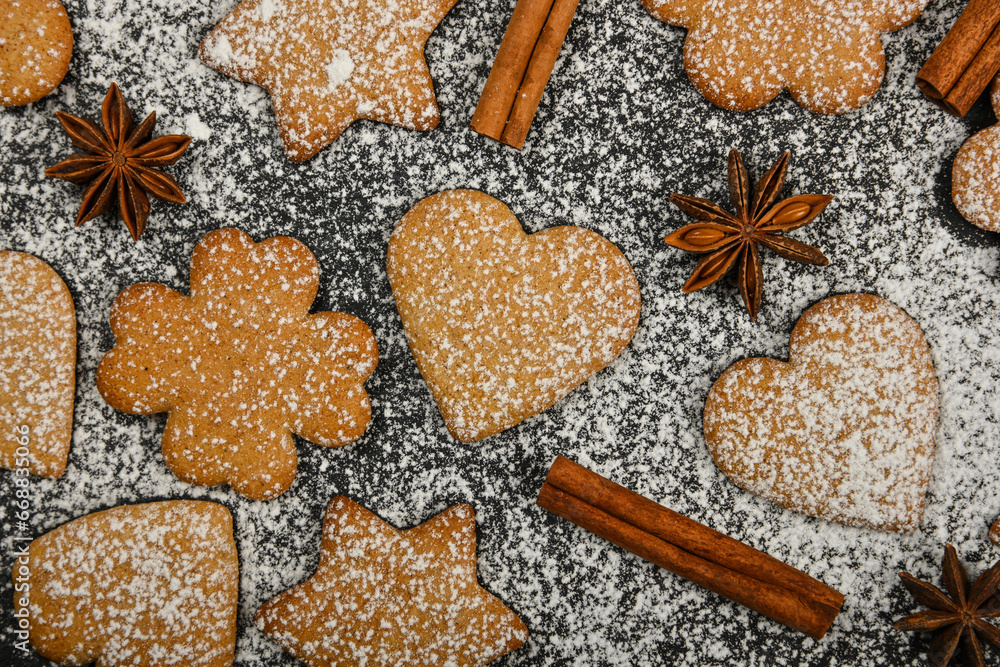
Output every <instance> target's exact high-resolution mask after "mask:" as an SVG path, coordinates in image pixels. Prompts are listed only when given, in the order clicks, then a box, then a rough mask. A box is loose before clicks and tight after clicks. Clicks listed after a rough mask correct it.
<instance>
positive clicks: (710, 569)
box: [538, 456, 844, 639]
mask: <svg viewBox="0 0 1000 667" xmlns="http://www.w3.org/2000/svg"><path fill="white" fill-rule="evenodd" d="M538 504H539V506H541V507H543V508H545V509H547V510H549V511H550V512H553V513H554V514H557V515H559V516H561V517H563V518H565V519H568V520H570V521H572V522H573V523H575V524H577V525H578V526H581V527H582V528H585V529H587V530H589V531H591V532H593V533H595V534H597V535H600V536H601V537H604V538H605V539H607V540H609V541H611V542H613V543H615V544H617V545H618V546H620V547H622V548H624V549H626V550H628V551H631V552H632V553H634V554H636V555H637V556H640V557H642V558H644V559H646V560H648V561H650V562H652V563H655V564H656V565H659V566H660V567H662V568H664V569H667V570H670V571H671V572H674V573H675V574H678V575H680V576H683V577H685V578H687V579H690V580H691V581H694V582H695V583H697V584H699V585H701V586H704V587H705V588H707V589H709V590H711V591H713V592H715V593H718V594H719V595H722V596H724V597H726V598H728V599H730V600H732V601H734V602H738V603H740V604H742V605H744V606H746V607H749V608H750V609H753V610H755V611H757V612H759V613H761V614H764V615H765V616H767V617H769V618H771V619H773V620H776V621H778V622H780V623H784V624H785V625H788V626H789V627H791V628H794V629H796V630H799V631H800V632H804V633H805V634H807V635H809V636H811V637H814V638H816V639H820V638H822V637H823V636H824V635H825V634H826V632H827V631H828V630H829V628H830V626H831V625H832V624H833V621H834V619H835V618H836V617H837V614H838V613H839V611H840V607H841V606H842V604H843V601H844V596H843V595H841V594H840V593H838V592H837V591H835V590H834V589H832V588H830V587H829V586H826V585H825V584H823V583H821V582H819V581H817V580H816V579H814V578H812V577H810V576H809V575H807V574H805V573H803V572H800V571H799V570H796V569H795V568H792V567H790V566H788V565H786V564H784V563H782V562H781V561H779V560H777V559H775V558H772V557H771V556H768V555H767V554H764V553H762V552H760V551H757V550H756V549H754V548H752V547H749V546H747V545H745V544H743V543H741V542H739V541H737V540H734V539H732V538H730V537H728V536H726V535H724V534H722V533H720V532H718V531H715V530H712V529H711V528H708V527H707V526H704V525H702V524H700V523H698V522H696V521H694V520H692V519H689V518H687V517H685V516H683V515H681V514H678V513H677V512H673V511H672V510H669V509H667V508H666V507H663V506H662V505H659V504H657V503H655V502H653V501H651V500H649V499H648V498H644V497H643V496H640V495H639V494H637V493H635V492H633V491H630V490H629V489H626V488H625V487H623V486H620V485H618V484H615V483H614V482H612V481H610V480H608V479H605V478H604V477H601V476H600V475H598V474H596V473H594V472H591V471H590V470H587V469H586V468H584V467H583V466H580V465H578V464H576V463H574V462H573V461H570V460H569V459H567V458H565V457H562V456H560V457H558V458H557V459H556V461H555V463H553V464H552V469H551V470H550V471H549V475H548V477H547V478H546V481H545V484H543V485H542V490H541V492H540V493H539V496H538Z"/></svg>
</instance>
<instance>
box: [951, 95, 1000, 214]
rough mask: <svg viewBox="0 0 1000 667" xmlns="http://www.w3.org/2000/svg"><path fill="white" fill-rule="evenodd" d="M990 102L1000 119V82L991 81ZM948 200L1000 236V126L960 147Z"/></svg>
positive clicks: (984, 131) (989, 129) (952, 174)
mask: <svg viewBox="0 0 1000 667" xmlns="http://www.w3.org/2000/svg"><path fill="white" fill-rule="evenodd" d="M990 101H991V102H992V104H993V112H994V113H995V114H996V115H997V117H998V118H1000V78H996V79H994V80H993V84H992V86H991V87H990ZM951 198H952V201H954V202H955V206H956V207H957V208H958V211H959V213H961V214H962V217H964V218H965V219H966V220H968V221H969V222H971V223H972V224H974V225H976V226H977V227H982V228H983V229H986V230H988V231H991V232H1000V124H998V125H994V126H993V127H988V128H986V129H985V130H983V131H982V132H979V133H978V134H976V135H974V136H973V137H972V138H971V139H969V140H968V141H966V142H965V143H964V144H962V148H961V149H960V150H959V151H958V155H956V156H955V165H954V167H953V169H952V171H951Z"/></svg>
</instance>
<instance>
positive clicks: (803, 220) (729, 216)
mask: <svg viewBox="0 0 1000 667" xmlns="http://www.w3.org/2000/svg"><path fill="white" fill-rule="evenodd" d="M790 158H791V154H790V153H787V152H786V153H783V154H782V155H781V157H780V158H778V161H777V162H775V163H774V166H772V167H771V169H770V170H768V172H767V173H766V174H764V177H763V178H762V179H760V181H758V182H757V185H756V187H754V189H753V196H752V197H751V194H750V178H749V176H748V175H747V170H746V168H745V167H744V166H743V158H742V157H741V156H740V152H739V151H738V150H736V149H735V148H734V149H733V150H732V151H730V152H729V193H730V198H731V199H732V204H733V209H734V210H735V214H733V213H729V212H727V211H725V210H724V209H722V208H721V207H720V206H718V205H716V204H714V203H712V202H710V201H708V200H707V199H700V198H698V197H688V196H686V195H677V194H675V195H671V197H670V201H672V202H673V203H674V204H676V205H677V206H678V208H680V209H681V210H682V211H684V212H685V213H687V214H689V215H691V216H693V217H695V218H697V219H698V220H699V222H695V223H692V224H690V225H686V226H684V227H681V228H680V229H678V230H677V231H675V232H674V233H672V234H670V235H669V236H667V237H666V238H665V239H664V241H665V242H666V243H668V244H669V245H672V246H674V247H675V248H680V249H681V250H686V251H688V252H694V253H699V254H704V255H705V256H704V257H702V258H701V259H700V260H699V261H698V264H697V265H696V266H695V268H694V272H693V273H692V274H691V277H690V278H688V280H687V282H686V283H684V287H683V288H682V290H681V291H683V292H684V293H690V292H695V291H697V290H700V289H702V288H704V287H708V286H709V285H711V284H713V283H714V282H716V281H718V280H719V279H720V278H722V277H723V276H725V275H726V274H727V273H729V272H730V271H731V270H733V269H734V268H736V283H737V285H738V286H739V289H740V294H741V295H742V296H743V303H745V304H746V307H747V310H748V311H749V312H750V319H751V320H756V319H757V311H758V310H759V309H760V300H761V286H762V283H763V281H764V275H763V272H762V270H761V264H760V252H759V250H758V246H759V245H762V246H764V247H767V248H770V249H771V250H773V251H774V252H776V253H778V254H779V255H781V256H782V257H784V258H785V259H790V260H793V261H796V262H804V263H806V264H818V265H820V266H826V265H827V264H829V263H830V262H829V260H828V259H827V258H826V257H825V256H824V255H823V253H821V252H820V251H819V250H817V249H816V248H813V247H812V246H809V245H806V244H805V243H802V242H801V241H796V240H795V239H790V238H786V237H784V236H782V234H784V233H786V232H790V231H792V230H794V229H798V228H799V227H802V226H804V225H807V224H809V223H810V222H812V221H813V220H815V219H816V216H818V215H819V214H820V213H821V212H822V211H823V209H824V208H826V205H827V204H829V203H830V201H831V200H833V197H832V196H830V195H797V196H795V197H790V198H788V199H785V200H783V201H781V202H779V203H777V204H775V200H776V199H777V198H778V196H779V195H780V194H781V188H782V186H783V185H784V183H785V173H786V172H787V170H788V161H789V159H790Z"/></svg>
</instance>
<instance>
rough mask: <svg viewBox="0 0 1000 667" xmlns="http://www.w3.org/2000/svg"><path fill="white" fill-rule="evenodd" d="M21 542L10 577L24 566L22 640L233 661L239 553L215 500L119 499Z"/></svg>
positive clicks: (96, 652)
mask: <svg viewBox="0 0 1000 667" xmlns="http://www.w3.org/2000/svg"><path fill="white" fill-rule="evenodd" d="M27 551H28V555H27V557H26V559H25V560H26V561H27V563H26V564H25V563H22V562H20V561H18V562H17V563H15V565H14V581H15V585H16V583H17V582H18V579H19V576H22V575H23V572H19V568H20V567H22V566H24V567H27V568H28V570H29V573H30V574H29V575H28V577H27V579H28V581H29V591H28V592H27V593H23V592H19V593H16V594H15V596H14V602H15V606H16V608H17V609H18V610H21V609H23V608H25V607H27V608H28V609H29V610H30V618H31V630H30V642H31V645H32V646H33V647H34V648H35V650H36V651H38V653H40V654H41V655H43V656H44V657H46V658H48V659H49V660H53V661H55V662H59V663H64V664H69V665H83V664H87V663H90V662H93V661H95V660H96V661H97V664H98V665H99V666H100V667H119V666H121V667H125V666H126V665H129V666H141V667H154V666H161V665H191V666H192V667H193V666H196V665H197V666H204V667H225V666H226V665H231V664H233V657H234V651H235V646H236V603H237V593H238V589H239V579H240V578H239V561H238V558H237V554H236V542H235V541H234V540H233V520H232V517H231V516H230V514H229V510H227V509H226V508H225V507H223V506H222V505H219V504H216V503H213V502H208V501H201V500H171V501H165V502H157V503H147V504H143V505H122V506H119V507H114V508H112V509H109V510H105V511H103V512H95V513H94V514H88V515H86V516H83V517H80V518H78V519H75V520H73V521H70V522H69V523H67V524H64V525H62V526H60V527H58V528H56V529H55V530H52V531H50V532H48V533H46V534H45V535H42V536H41V537H39V538H38V539H36V540H35V541H34V542H32V543H31V545H30V547H29V548H28V550H27ZM15 590H16V589H15ZM26 602H27V603H28V604H27V605H26V604H25V603H26Z"/></svg>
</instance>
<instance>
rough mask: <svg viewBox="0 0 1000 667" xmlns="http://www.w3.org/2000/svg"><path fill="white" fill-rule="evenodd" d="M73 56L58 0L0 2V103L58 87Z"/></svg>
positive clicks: (70, 35)
mask: <svg viewBox="0 0 1000 667" xmlns="http://www.w3.org/2000/svg"><path fill="white" fill-rule="evenodd" d="M72 55H73V28H72V26H70V23H69V16H67V15H66V8H65V7H63V6H62V3H61V2H59V0H16V1H15V0H7V1H6V2H3V3H0V106H5V107H18V106H21V105H23V104H29V103H31V102H35V101H37V100H40V99H42V98H43V97H45V96H46V95H48V94H49V93H51V92H52V91H53V90H55V88H56V86H58V85H59V84H60V83H61V82H62V80H63V78H64V77H65V76H66V72H68V71H69V60H70V58H71V57H72Z"/></svg>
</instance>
